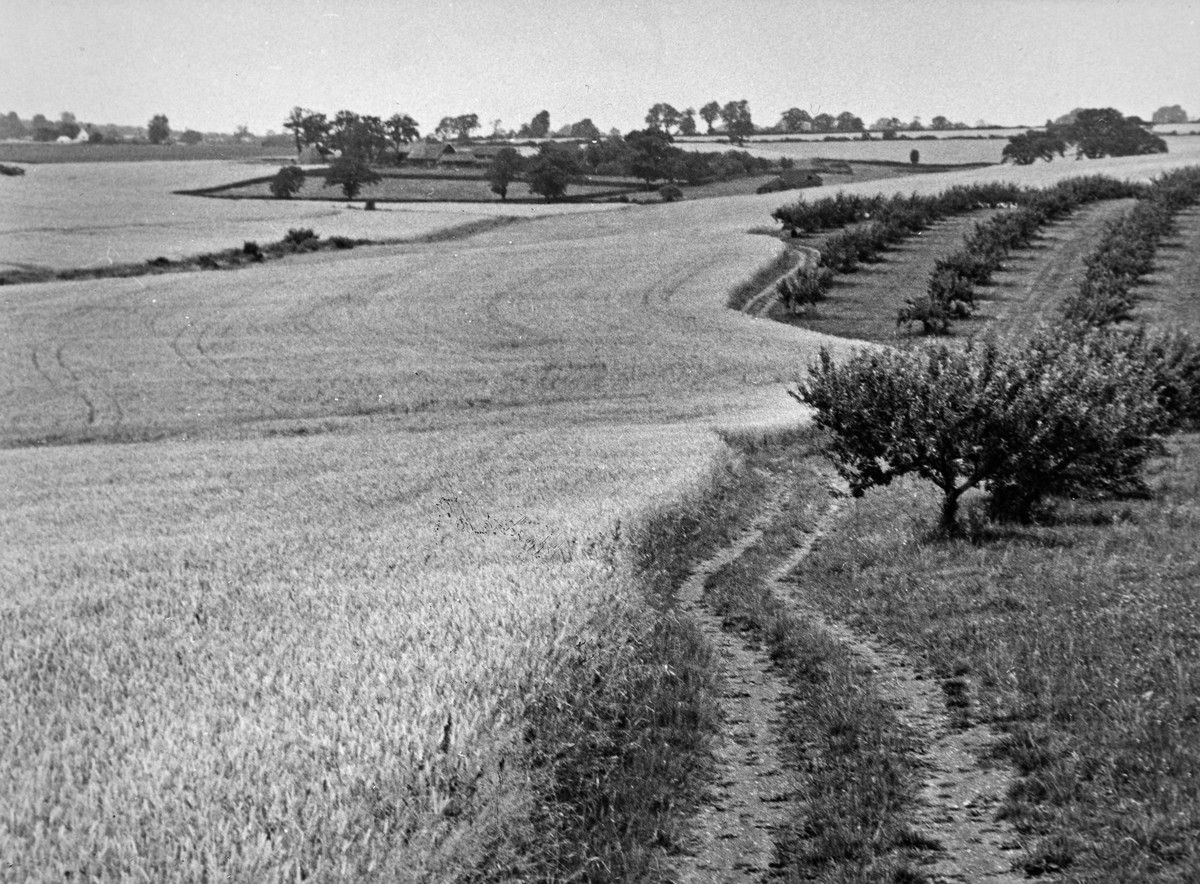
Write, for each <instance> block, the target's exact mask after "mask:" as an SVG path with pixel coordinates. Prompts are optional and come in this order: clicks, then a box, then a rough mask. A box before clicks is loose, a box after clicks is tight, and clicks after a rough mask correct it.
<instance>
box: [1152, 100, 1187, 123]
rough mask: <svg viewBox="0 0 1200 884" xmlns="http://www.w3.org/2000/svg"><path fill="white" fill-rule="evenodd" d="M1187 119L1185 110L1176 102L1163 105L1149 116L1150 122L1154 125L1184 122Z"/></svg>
mask: <svg viewBox="0 0 1200 884" xmlns="http://www.w3.org/2000/svg"><path fill="white" fill-rule="evenodd" d="M1187 121H1188V115H1187V111H1185V110H1184V109H1183V108H1182V107H1180V106H1179V105H1177V104H1173V105H1171V106H1170V107H1167V106H1165V105H1164V106H1163V107H1160V108H1159V109H1158V110H1156V111H1155V112H1154V115H1153V116H1152V117H1150V122H1151V123H1154V124H1156V125H1157V124H1159V123H1186V122H1187Z"/></svg>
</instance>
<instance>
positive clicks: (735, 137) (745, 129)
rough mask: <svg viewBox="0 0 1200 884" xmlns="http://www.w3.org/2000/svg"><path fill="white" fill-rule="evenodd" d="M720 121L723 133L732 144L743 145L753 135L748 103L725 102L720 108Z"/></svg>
mask: <svg viewBox="0 0 1200 884" xmlns="http://www.w3.org/2000/svg"><path fill="white" fill-rule="evenodd" d="M721 119H722V120H723V121H724V123H725V132H726V134H727V135H728V136H729V141H730V143H732V144H744V143H745V141H746V139H747V138H749V137H750V136H751V135H753V134H754V122H753V121H752V120H751V119H750V102H748V101H746V99H744V98H743V99H742V100H741V101H730V102H727V103H726V104H725V105H724V107H722V108H721Z"/></svg>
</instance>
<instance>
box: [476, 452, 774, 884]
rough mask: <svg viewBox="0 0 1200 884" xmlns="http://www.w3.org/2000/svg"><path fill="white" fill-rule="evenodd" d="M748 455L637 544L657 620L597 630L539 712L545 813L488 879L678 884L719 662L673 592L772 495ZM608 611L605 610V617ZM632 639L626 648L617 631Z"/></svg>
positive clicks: (493, 862)
mask: <svg viewBox="0 0 1200 884" xmlns="http://www.w3.org/2000/svg"><path fill="white" fill-rule="evenodd" d="M763 482H764V480H763V477H762V476H761V475H758V474H755V473H753V472H751V471H749V470H747V469H746V467H745V464H744V463H743V462H742V461H741V460H739V459H733V460H731V461H729V462H727V463H726V464H724V465H723V466H722V467H721V468H719V469H718V470H717V471H716V472H715V473H714V475H713V476H712V477H711V480H710V482H709V484H708V485H707V487H705V488H702V489H700V490H698V491H697V492H696V493H695V494H693V495H692V496H691V497H689V498H688V499H686V500H684V501H683V502H681V503H680V504H679V505H678V506H677V507H674V508H671V509H668V510H664V511H661V512H658V513H655V514H652V515H651V516H649V517H648V518H646V519H645V521H644V522H643V523H642V524H641V525H640V526H639V527H637V528H636V529H635V530H634V532H633V535H632V537H630V538H629V539H628V545H629V546H628V548H629V552H630V554H631V560H632V561H631V563H630V564H631V568H632V572H631V573H632V577H633V579H635V580H637V581H638V582H639V583H640V584H641V586H642V587H643V589H644V592H645V596H646V598H647V599H648V601H649V605H650V608H649V611H648V618H649V619H648V622H646V623H644V624H642V625H641V626H640V627H639V628H638V629H637V630H635V632H634V634H631V633H630V625H629V624H628V623H617V622H611V623H603V622H597V623H596V624H595V625H594V628H592V629H590V630H589V631H588V634H589V635H591V636H595V637H596V638H595V639H594V640H581V641H580V642H579V644H578V646H577V648H576V650H575V653H574V654H573V655H572V656H571V658H570V659H569V661H568V663H567V666H566V668H565V671H564V672H563V674H562V677H561V678H560V679H558V680H557V682H556V685H555V687H554V688H553V689H552V690H551V692H550V693H549V694H547V695H545V696H544V697H543V698H542V699H541V700H540V701H539V702H538V703H537V705H536V706H535V707H534V708H532V709H531V710H529V711H528V714H527V720H528V727H527V732H526V740H527V750H528V757H529V763H530V767H531V769H532V771H533V778H534V783H535V790H534V791H535V794H536V796H537V806H536V807H535V808H534V809H533V811H532V813H531V814H530V817H529V820H528V825H527V826H526V827H525V828H523V829H521V830H517V831H512V832H510V833H509V839H508V842H507V843H506V844H504V845H501V846H497V847H496V848H495V849H493V851H492V853H491V855H490V858H489V860H488V862H487V863H485V864H484V865H483V866H482V867H481V868H480V869H479V871H478V878H477V880H481V881H484V880H487V881H490V880H497V879H500V878H503V879H521V880H527V879H531V880H546V881H568V880H569V881H595V882H600V881H625V882H646V881H667V880H670V862H669V859H668V857H669V854H670V853H671V852H672V851H674V850H676V849H677V848H678V847H679V846H680V845H681V843H682V840H683V837H684V836H685V834H686V831H687V829H686V827H687V824H688V821H689V818H690V815H691V813H692V811H693V810H694V807H695V804H696V801H697V797H698V792H699V790H700V789H701V788H702V787H703V784H704V783H705V782H706V774H705V771H706V766H707V758H708V756H707V747H708V743H709V740H710V736H711V734H712V733H713V730H714V728H715V727H716V726H717V724H718V721H717V697H716V692H715V687H716V684H715V681H716V678H717V670H718V667H719V663H718V662H717V661H716V660H714V659H713V657H712V652H711V646H710V645H709V644H708V642H707V640H706V639H705V638H704V636H703V635H702V634H701V633H699V632H698V631H697V628H696V627H695V625H694V624H692V623H690V622H689V621H687V620H686V619H683V618H680V617H679V616H677V614H676V612H675V609H674V604H673V597H674V593H675V591H676V590H677V589H678V588H679V586H680V585H681V584H682V583H683V581H684V580H685V579H686V578H687V576H688V574H689V573H690V571H691V568H692V567H693V566H694V564H695V563H696V562H697V561H698V560H700V559H702V558H703V557H704V556H706V555H708V554H709V553H710V552H711V551H713V550H714V549H716V548H718V547H719V546H721V545H723V544H724V543H727V542H729V541H731V540H732V539H733V537H734V536H736V534H737V533H738V532H739V531H741V530H742V529H743V528H744V527H745V526H746V525H747V524H748V523H749V521H750V520H751V518H752V517H753V515H754V511H755V508H756V506H757V505H758V502H759V500H760V499H761V495H762V492H763V490H764V484H763ZM603 616H605V615H601V617H603ZM614 636H616V637H620V636H624V640H622V641H617V642H614V641H613V637H614Z"/></svg>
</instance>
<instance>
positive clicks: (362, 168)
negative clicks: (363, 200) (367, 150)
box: [325, 156, 383, 200]
mask: <svg viewBox="0 0 1200 884" xmlns="http://www.w3.org/2000/svg"><path fill="white" fill-rule="evenodd" d="M382 180H383V177H382V176H381V175H380V174H379V173H378V172H376V171H375V170H374V169H372V168H371V166H370V165H369V164H368V163H367V162H366V161H365V160H363V159H360V158H359V157H355V156H343V157H339V158H338V159H336V160H334V161H333V163H331V164H330V166H329V169H328V171H326V173H325V186H326V187H334V186H338V187H341V188H342V193H343V194H345V196H346V199H348V200H352V199H354V198H355V197H356V196H358V195H359V193H361V192H362V189H363V188H364V187H366V186H367V185H370V184H378V183H379V182H380V181H382Z"/></svg>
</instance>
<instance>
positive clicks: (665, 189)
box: [658, 184, 683, 203]
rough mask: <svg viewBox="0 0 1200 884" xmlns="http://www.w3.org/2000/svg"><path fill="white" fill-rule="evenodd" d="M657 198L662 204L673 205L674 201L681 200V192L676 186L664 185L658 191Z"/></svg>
mask: <svg viewBox="0 0 1200 884" xmlns="http://www.w3.org/2000/svg"><path fill="white" fill-rule="evenodd" d="M658 194H659V196H661V197H662V199H663V202H664V203H673V202H675V201H676V200H681V199H683V191H682V190H680V189H679V185H677V184H664V185H663V186H662V187H660V188H659V189H658Z"/></svg>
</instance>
